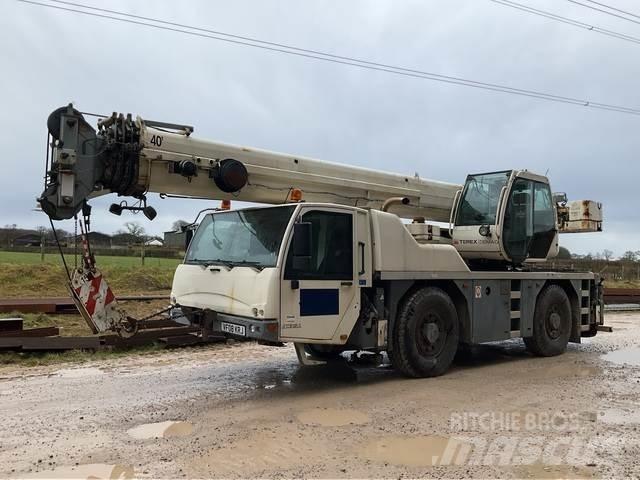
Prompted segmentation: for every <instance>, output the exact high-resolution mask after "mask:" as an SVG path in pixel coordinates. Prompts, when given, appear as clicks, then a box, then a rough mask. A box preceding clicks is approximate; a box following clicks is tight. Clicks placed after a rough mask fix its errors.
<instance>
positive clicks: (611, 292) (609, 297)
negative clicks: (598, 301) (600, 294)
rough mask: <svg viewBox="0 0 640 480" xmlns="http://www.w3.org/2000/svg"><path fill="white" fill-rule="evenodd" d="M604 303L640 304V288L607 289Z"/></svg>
mask: <svg viewBox="0 0 640 480" xmlns="http://www.w3.org/2000/svg"><path fill="white" fill-rule="evenodd" d="M604 303H605V304H608V305H613V304H620V303H640V288H605V289H604Z"/></svg>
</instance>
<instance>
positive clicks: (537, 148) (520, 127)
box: [0, 0, 640, 255]
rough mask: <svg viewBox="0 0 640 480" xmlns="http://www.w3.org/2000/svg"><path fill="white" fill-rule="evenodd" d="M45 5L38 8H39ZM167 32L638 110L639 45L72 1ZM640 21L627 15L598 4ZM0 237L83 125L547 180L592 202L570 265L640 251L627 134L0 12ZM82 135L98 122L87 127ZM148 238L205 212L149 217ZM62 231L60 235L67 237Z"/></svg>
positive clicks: (178, 203)
mask: <svg viewBox="0 0 640 480" xmlns="http://www.w3.org/2000/svg"><path fill="white" fill-rule="evenodd" d="M42 1H45V2H46V0H42ZM82 1H83V2H84V3H85V4H87V5H97V6H102V7H104V6H105V5H108V8H111V9H115V10H123V11H127V12H130V13H134V14H137V15H144V16H151V17H156V18H161V19H165V20H170V21H174V22H179V23H184V24H189V25H193V26H199V27H204V28H209V29H214V30H220V31H224V32H228V33H233V34H238V35H247V36H253V37H258V38H260V39H264V40H269V41H273V42H281V43H286V44H291V45H296V46H299V47H303V48H310V49H316V50H323V51H329V52H333V53H336V54H340V55H348V56H354V57H359V58H365V59H370V60H373V61H378V62H383V63H392V64H394V65H399V66H404V67H408V68H416V69H421V70H428V71H431V72H435V73H440V74H446V75H454V76H460V77H465V78H470V79H474V80H479V81H485V82H492V83H500V84H506V85H510V86H513V87H518V88H527V89H534V90H540V91H545V92H550V93H554V94H557V95H566V96H572V97H578V98H586V99H589V100H591V101H597V102H604V103H612V104H618V105H625V106H629V107H634V108H640V88H638V79H639V78H640V45H638V44H634V43H629V42H624V41H620V40H617V39H614V38H609V37H606V36H603V35H599V34H597V33H595V32H589V31H586V30H581V29H577V28H574V27H571V26H569V25H565V24H562V23H558V22H554V21H552V20H548V19H545V18H541V17H538V16H533V15H530V14H526V13H523V12H519V11H517V10H514V9H511V8H507V7H504V6H500V5H498V4H495V3H493V2H490V1H489V0H414V1H409V0H386V1H383V0H379V1H378V0H366V1H364V0H363V1H348V2H346V1H343V0H333V1H312V0H305V1H303V2H301V1H299V0H298V1H284V0H283V1H266V0H265V1H257V0H254V1H249V0H234V1H233V2H229V1H228V0H225V1H217V0H215V1H212V0H200V1H188V2H187V1H185V2H175V1H174V0H172V1H153V2H151V1H146V2H142V1H137V2H131V1H111V2H108V4H105V3H103V2H100V3H99V2H95V1H89V0H86V1H85V0H82ZM521 2H522V3H527V4H528V5H531V6H535V7H537V8H540V9H546V10H550V11H553V12H555V13H558V14H562V15H565V16H568V17H571V18H575V19H578V20H581V21H584V22H587V23H591V24H594V25H597V26H600V27H603V28H608V29H611V30H615V31H619V32H623V33H626V34H629V35H635V36H638V37H640V25H635V24H633V23H630V22H625V21H622V20H618V19H615V18H613V17H610V16H606V15H603V14H600V13H598V12H595V11H591V10H588V9H585V8H583V7H580V6H577V5H572V4H571V3H569V2H567V1H564V0H521ZM608 3H611V4H615V6H616V7H619V8H623V9H628V10H631V11H636V13H638V12H640V6H639V5H638V2H637V1H635V0H610V2H608ZM3 7H4V11H3V15H2V16H0V32H1V34H0V35H2V42H1V43H0V55H1V57H0V58H2V68H1V70H0V72H1V74H0V86H1V87H2V88H1V89H0V91H1V92H2V99H3V102H2V111H1V112H0V131H1V132H2V134H1V137H0V138H1V144H0V145H1V147H2V156H3V159H2V173H1V175H0V179H1V180H0V182H1V187H2V188H0V225H4V224H12V223H17V224H19V225H21V226H26V227H35V226H37V225H46V224H47V223H48V221H47V218H46V217H45V215H44V214H43V213H39V212H34V211H32V209H33V208H34V207H35V205H36V204H35V198H36V197H37V196H38V195H39V194H40V192H41V187H42V174H43V169H44V155H45V141H46V137H45V135H46V119H47V116H48V114H49V113H50V111H51V110H53V109H54V108H56V107H59V106H62V105H65V104H67V103H68V102H70V101H73V102H74V103H75V105H76V106H77V108H78V109H80V110H83V111H89V112H97V113H110V112H112V111H118V112H124V113H127V112H131V113H133V114H134V115H140V116H142V117H146V118H151V119H154V120H162V121H167V122H176V123H186V124H190V125H194V126H195V134H194V135H196V136H200V137H203V138H207V139H213V140H219V141H223V142H226V143H237V144H244V145H251V146H254V147H260V148H265V149H270V150H276V151H283V152H288V153H296V154H300V155H306V156H311V157H317V158H321V159H326V160H332V161H337V162H343V163H348V164H353V165H361V166H366V167H369V168H380V169H384V170H389V171H394V172H399V173H407V174H413V173H414V172H416V171H417V172H418V173H419V174H420V175H421V176H423V177H428V178H433V179H437V180H443V181H448V182H455V183H461V182H463V181H464V178H465V176H466V174H467V173H478V172H483V171H493V170H501V169H510V168H527V169H529V170H532V171H535V172H538V173H542V174H544V173H545V172H547V171H548V176H549V177H550V179H551V185H552V189H553V190H554V191H566V192H567V194H568V195H569V197H570V198H571V199H593V200H598V201H602V202H603V204H604V212H605V224H604V228H605V232H604V233H601V234H582V235H578V234H575V235H565V236H563V237H562V244H563V245H565V246H567V247H568V248H569V249H570V250H572V251H574V252H577V253H587V252H596V251H602V250H603V249H605V248H607V249H610V250H613V251H614V252H615V253H616V254H618V255H619V254H622V253H623V252H624V251H625V250H629V249H631V250H640V222H639V220H640V210H639V209H638V206H639V205H638V200H637V198H638V189H639V186H638V182H639V179H640V162H639V161H638V152H639V151H640V117H639V116H633V115H624V114H619V113H613V112H606V111H600V110H593V109H589V108H584V107H576V106H569V105H563V104H556V103H550V102H546V101H540V100H535V99H531V98H524V97H518V96H513V95H505V94H500V93H493V92H487V91H482V90H477V89H473V88H466V87H459V86H453V85H446V84H441V83H435V82H431V81H425V80H419V79H412V78H407V77H402V76H397V75H392V74H388V73H382V72H372V71H368V70H361V69H358V68H354V67H349V66H343V65H336V64H330V63H325V62H319V61H315V60H310V59H304V58H298V57H291V56H287V55H283V54H277V53H273V52H267V51H263V50H257V49H253V48H249V47H243V46H237V45H231V44H227V43H222V42H217V41H213V40H209V39H205V38H196V37H192V36H186V35H183V34H178V33H174V32H168V31H160V30H156V29H152V28H148V27H143V26H137V25H131V24H124V23H118V22H114V21H112V20H107V19H100V18H94V17H87V16H83V15H79V14H75V13H68V12H62V11H57V10H53V9H50V8H44V7H40V6H34V5H29V4H25V3H19V2H17V1H12V0H4V1H3ZM89 120H90V121H91V122H92V123H93V122H95V119H89ZM112 197H113V196H109V197H107V198H105V199H101V200H95V201H93V205H94V216H93V228H94V230H98V231H103V232H112V231H114V230H117V229H119V228H121V227H122V224H123V223H124V222H126V221H130V220H136V221H140V222H141V223H142V224H143V225H144V226H145V228H146V229H147V231H148V232H149V233H160V232H162V231H164V230H168V229H169V228H170V226H171V223H172V222H173V221H174V220H175V219H178V218H181V219H187V220H190V219H192V218H193V217H194V215H195V212H197V211H198V210H199V209H201V208H203V207H205V206H211V205H212V202H202V201H183V200H160V199H159V198H158V197H157V196H156V195H151V196H150V203H151V204H152V205H153V206H154V207H155V208H156V209H157V210H158V212H159V215H158V217H157V218H156V219H155V220H154V221H153V222H149V221H148V220H146V219H145V218H144V217H143V216H142V215H139V216H132V215H127V214H126V213H125V214H123V216H122V217H115V216H113V215H110V214H109V213H108V212H107V211H106V209H107V206H108V204H109V203H110V202H111V201H113V198H112ZM61 227H62V228H66V229H69V230H72V229H73V226H72V224H71V223H70V222H62V223H61Z"/></svg>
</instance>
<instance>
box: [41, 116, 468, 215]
mask: <svg viewBox="0 0 640 480" xmlns="http://www.w3.org/2000/svg"><path fill="white" fill-rule="evenodd" d="M49 131H50V133H51V135H52V137H53V139H54V143H55V144H56V145H57V147H56V148H54V152H53V163H52V168H51V170H50V171H49V175H48V184H47V188H46V189H45V192H44V194H43V196H42V197H41V204H42V205H43V209H44V210H45V211H46V212H47V213H49V214H50V216H51V217H52V218H54V219H55V218H59V219H62V218H70V217H72V216H73V215H74V214H75V213H77V211H78V210H79V209H80V208H81V205H82V204H83V202H84V201H85V200H86V199H87V198H88V197H89V196H96V195H99V194H103V193H110V192H115V193H118V194H119V195H123V196H132V197H136V198H140V197H141V196H143V195H144V194H146V193H147V192H157V193H164V194H170V195H180V196H186V197H194V198H207V199H236V200H241V201H247V202H256V203H268V204H279V203H284V202H286V201H287V200H288V199H289V194H290V192H291V191H292V190H293V189H300V190H302V192H303V198H304V200H306V201H312V202H330V203H338V204H343V205H350V206H358V207H363V208H380V207H381V206H382V204H383V202H384V201H385V200H387V199H388V198H390V197H406V198H408V199H409V203H408V204H401V203H399V204H398V205H395V206H394V207H393V208H394V209H393V212H394V213H396V214H398V215H399V216H402V217H408V218H411V217H425V218H427V219H429V220H433V221H440V222H448V221H449V219H450V215H451V210H452V206H453V200H454V197H455V194H456V192H457V191H458V190H459V189H461V188H462V187H461V186H460V185H456V184H452V183H445V182H439V181H435V180H429V179H424V178H420V177H418V176H405V175H400V174H395V173H388V172H382V171H378V170H373V169H368V168H362V167H355V166H350V165H343V164H338V163H332V162H327V161H323V160H317V159H312V158H307V157H302V156H295V155H289V154H282V153H276V152H269V151H266V150H259V149H254V148H247V147H241V146H235V145H228V144H224V143H218V142H213V141H207V140H202V139H197V138H194V137H192V136H191V131H192V129H191V127H184V126H179V125H171V124H166V123H160V122H152V121H145V120H143V119H141V118H137V119H136V120H133V119H132V118H131V116H127V117H125V116H123V115H116V114H114V116H112V117H109V118H108V119H106V120H101V121H100V122H99V123H98V131H97V132H95V131H94V130H93V128H92V127H91V126H89V124H88V123H87V122H86V121H85V120H84V118H83V116H82V114H80V113H79V112H77V111H76V110H74V109H73V108H72V107H71V106H69V107H63V108H61V109H58V110H56V111H54V112H53V113H52V115H51V116H50V118H49ZM89 187H90V188H89Z"/></svg>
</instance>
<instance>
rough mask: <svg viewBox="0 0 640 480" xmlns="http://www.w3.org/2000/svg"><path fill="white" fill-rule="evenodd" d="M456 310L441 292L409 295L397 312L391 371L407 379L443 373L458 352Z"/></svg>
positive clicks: (432, 290) (421, 291) (428, 290)
mask: <svg viewBox="0 0 640 480" xmlns="http://www.w3.org/2000/svg"><path fill="white" fill-rule="evenodd" d="M459 331H460V327H459V324H458V314H457V312H456V307H455V305H454V304H453V302H452V301H451V298H449V295H447V294H446V293H445V292H444V291H443V290H441V289H440V288H437V287H425V288H421V289H419V290H416V291H415V292H413V293H411V294H410V295H409V297H408V298H407V299H406V300H405V301H404V303H403V304H402V306H401V307H400V309H399V312H398V316H397V318H396V322H395V326H394V331H393V333H392V339H391V341H392V347H393V348H392V349H391V351H390V352H388V353H389V357H390V359H391V363H392V365H393V366H394V368H395V369H396V370H398V371H400V372H401V373H403V374H404V375H406V376H409V377H436V376H438V375H442V374H443V373H445V372H446V371H447V370H448V369H449V366H450V365H451V362H453V358H454V357H455V354H456V351H457V349H458V338H459V335H460V333H459Z"/></svg>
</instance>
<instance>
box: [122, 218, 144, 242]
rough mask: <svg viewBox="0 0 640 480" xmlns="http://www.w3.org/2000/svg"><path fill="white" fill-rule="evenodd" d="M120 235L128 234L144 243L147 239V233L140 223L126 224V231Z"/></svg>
mask: <svg viewBox="0 0 640 480" xmlns="http://www.w3.org/2000/svg"><path fill="white" fill-rule="evenodd" d="M119 233H127V234H129V235H131V236H132V237H134V238H135V239H136V240H137V241H144V240H146V238H147V235H146V231H145V229H144V227H143V226H142V225H140V223H139V222H127V223H125V224H124V230H120V231H119Z"/></svg>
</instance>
